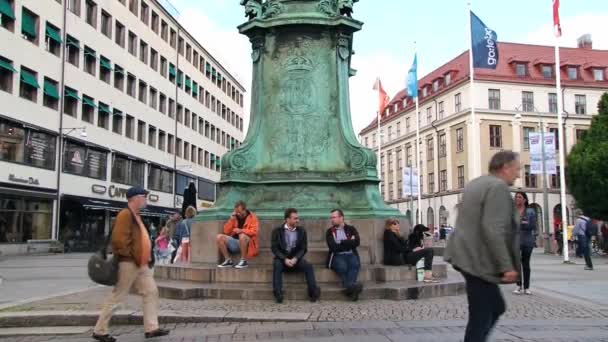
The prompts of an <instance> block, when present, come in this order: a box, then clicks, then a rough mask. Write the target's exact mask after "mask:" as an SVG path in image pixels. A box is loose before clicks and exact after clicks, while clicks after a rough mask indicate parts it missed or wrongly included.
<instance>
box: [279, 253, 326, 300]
mask: <svg viewBox="0 0 608 342" xmlns="http://www.w3.org/2000/svg"><path fill="white" fill-rule="evenodd" d="M283 272H303V273H304V276H305V277H306V284H307V286H308V294H309V295H311V294H312V293H313V292H312V291H313V290H314V289H315V288H316V287H317V281H316V279H315V271H314V269H313V268H312V265H311V264H309V263H308V262H307V261H306V260H304V259H302V260H298V263H297V264H295V265H294V266H293V267H287V266H286V265H285V262H284V261H283V260H279V259H274V261H273V263H272V290H273V291H274V292H275V293H277V292H281V291H283Z"/></svg>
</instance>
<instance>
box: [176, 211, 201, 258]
mask: <svg viewBox="0 0 608 342" xmlns="http://www.w3.org/2000/svg"><path fill="white" fill-rule="evenodd" d="M194 216H196V209H194V207H192V206H190V207H188V208H186V217H185V218H184V219H183V220H182V221H181V222H180V223H179V224H178V225H177V228H176V229H175V235H174V236H173V240H174V242H175V245H176V247H177V253H176V254H175V259H173V263H174V264H177V263H185V264H188V263H190V249H191V246H190V232H191V231H192V222H193V219H194Z"/></svg>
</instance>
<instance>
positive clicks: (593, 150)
mask: <svg viewBox="0 0 608 342" xmlns="http://www.w3.org/2000/svg"><path fill="white" fill-rule="evenodd" d="M597 109H598V115H596V116H595V117H594V118H593V120H592V121H591V127H590V128H589V130H588V131H587V132H586V133H585V134H583V136H582V138H581V139H580V140H579V141H578V142H577V143H576V145H574V147H573V148H572V151H571V152H570V154H569V155H568V159H567V165H568V172H567V173H566V178H567V185H568V190H569V191H570V193H571V194H572V196H573V197H574V199H575V201H576V204H577V207H579V208H580V209H582V210H583V212H584V213H585V215H588V216H590V217H592V218H595V219H598V220H602V221H605V220H608V93H604V95H602V97H601V99H600V101H599V103H598V105H597Z"/></svg>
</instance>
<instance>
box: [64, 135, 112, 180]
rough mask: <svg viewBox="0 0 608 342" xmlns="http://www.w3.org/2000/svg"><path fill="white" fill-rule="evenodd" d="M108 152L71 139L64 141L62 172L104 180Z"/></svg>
mask: <svg viewBox="0 0 608 342" xmlns="http://www.w3.org/2000/svg"><path fill="white" fill-rule="evenodd" d="M107 160H108V153H107V152H106V151H103V150H99V149H96V148H92V147H88V146H85V145H83V144H79V143H76V142H73V141H69V140H68V141H66V142H65V146H64V155H63V172H65V173H69V174H73V175H77V176H83V177H89V178H95V179H100V180H106V164H107Z"/></svg>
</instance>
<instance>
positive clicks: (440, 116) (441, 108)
mask: <svg viewBox="0 0 608 342" xmlns="http://www.w3.org/2000/svg"><path fill="white" fill-rule="evenodd" d="M438 107H439V108H438V111H439V120H441V119H443V116H444V114H445V110H444V108H443V101H441V102H439V104H438Z"/></svg>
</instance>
